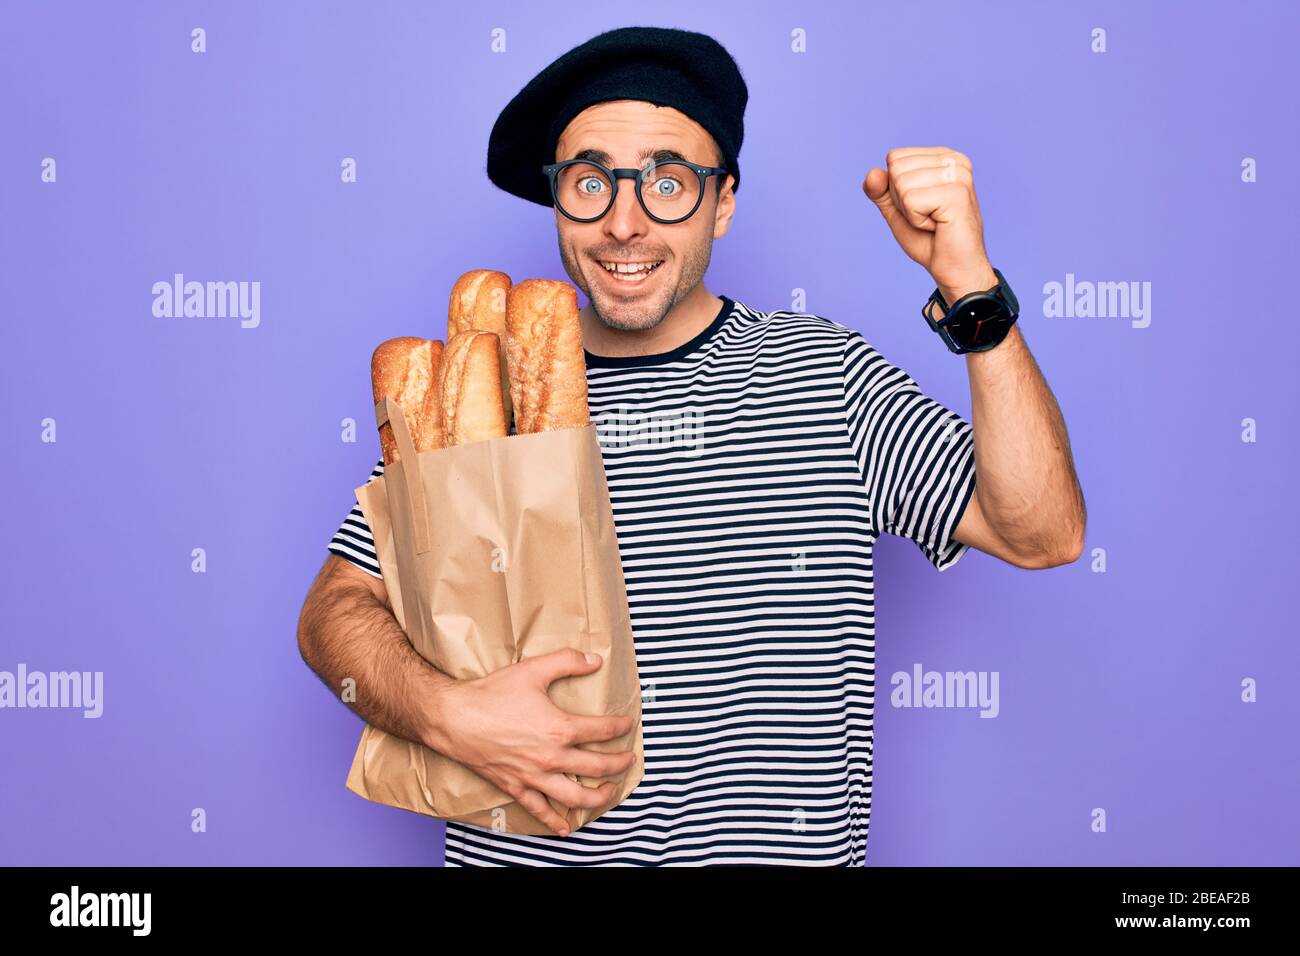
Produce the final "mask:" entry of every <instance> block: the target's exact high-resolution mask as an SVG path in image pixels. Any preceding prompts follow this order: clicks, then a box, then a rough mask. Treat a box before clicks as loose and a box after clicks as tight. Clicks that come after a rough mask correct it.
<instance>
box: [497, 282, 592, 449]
mask: <svg viewBox="0 0 1300 956" xmlns="http://www.w3.org/2000/svg"><path fill="white" fill-rule="evenodd" d="M506 360H507V364H508V365H509V367H510V392H511V397H512V398H513V400H514V409H515V431H516V432H517V433H518V434H520V435H524V434H529V433H531V432H543V431H554V430H556V429H559V428H579V427H581V426H584V425H588V424H590V422H591V413H590V412H589V411H588V408H587V361H586V357H585V355H584V353H583V351H582V321H581V319H580V318H579V316H578V293H577V291H576V290H575V289H574V288H573V286H571V285H569V283H567V282H559V281H555V280H552V279H525V280H524V281H523V282H520V283H519V284H518V285H515V286H512V287H511V289H510V292H509V294H508V296H507V297H506Z"/></svg>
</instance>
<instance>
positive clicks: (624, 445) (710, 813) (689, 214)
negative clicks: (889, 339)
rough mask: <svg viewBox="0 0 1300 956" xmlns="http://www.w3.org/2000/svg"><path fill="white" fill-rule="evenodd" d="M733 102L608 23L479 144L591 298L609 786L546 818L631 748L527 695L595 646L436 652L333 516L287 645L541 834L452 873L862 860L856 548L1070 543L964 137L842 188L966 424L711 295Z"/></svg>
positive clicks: (490, 849) (719, 58)
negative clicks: (600, 748)
mask: <svg viewBox="0 0 1300 956" xmlns="http://www.w3.org/2000/svg"><path fill="white" fill-rule="evenodd" d="M747 98H748V93H747V90H746V86H745V83H744V80H743V79H742V77H741V75H740V72H739V70H738V68H737V67H736V64H735V62H734V61H733V60H732V59H731V57H730V55H729V54H728V53H727V52H726V51H725V50H724V49H723V48H722V47H721V46H719V45H718V44H717V43H716V42H715V41H713V40H712V39H710V38H708V37H706V36H703V35H701V34H698V33H690V32H686V31H678V30H664V29H653V28H629V29H623V30H614V31H611V32H609V33H605V34H602V35H600V36H598V37H595V38H594V39H592V40H590V41H588V42H587V43H585V44H583V45H581V46H579V47H578V48H576V49H575V50H572V51H570V52H569V53H567V54H565V55H564V56H563V57H561V58H560V59H559V60H557V61H556V62H555V63H553V64H551V65H550V66H549V67H547V68H546V69H545V70H544V71H542V73H541V74H539V75H538V76H537V77H536V78H534V79H533V80H532V81H531V82H530V83H529V84H528V85H527V86H525V87H524V89H523V90H522V91H521V92H520V93H519V94H518V95H517V96H516V97H515V98H514V100H512V102H511V103H510V104H509V105H508V106H507V107H506V109H505V110H504V111H503V112H502V114H501V116H500V118H499V119H498V121H497V123H496V126H495V128H494V129H493V131H492V136H491V140H490V143H489V151H488V175H489V177H490V178H491V179H492V180H493V182H495V183H496V184H497V185H498V186H500V187H502V188H503V189H506V190H507V191H509V192H511V193H513V194H515V195H518V196H520V197H521V198H524V199H527V200H530V201H533V202H538V203H541V204H544V205H547V206H554V207H555V217H556V218H555V222H556V229H557V237H558V239H559V247H560V255H561V258H562V260H563V263H564V269H565V271H566V272H567V273H568V275H569V278H570V279H571V280H572V281H573V283H574V284H575V285H577V286H578V287H579V288H580V289H581V290H582V291H583V292H584V293H585V294H586V295H587V297H588V298H589V303H588V304H587V305H586V306H585V308H584V309H583V310H582V323H583V335H584V345H585V347H586V350H587V366H588V369H587V377H588V390H589V402H590V407H591V413H592V417H593V420H595V421H596V422H597V425H598V428H599V429H600V435H601V446H602V454H603V457H604V463H605V470H606V474H607V478H608V483H609V490H610V498H611V503H612V506H613V512H614V517H615V524H616V528H617V536H618V543H619V550H620V555H621V558H622V562H623V568H624V575H625V579H626V582H627V590H628V600H629V605H630V610H631V615H632V625H633V634H634V640H635V644H636V653H637V665H638V669H639V672H640V677H641V680H642V682H643V685H644V707H643V720H644V724H643V732H644V741H645V768H644V771H645V773H644V778H643V780H642V782H641V783H640V784H639V785H638V786H637V788H636V789H635V790H634V791H633V793H632V794H631V795H630V796H629V797H628V798H627V799H626V800H625V801H624V802H623V803H621V804H620V805H618V806H616V807H614V808H613V809H611V810H609V811H608V812H606V813H605V814H603V815H602V816H601V817H599V818H598V819H597V820H595V821H593V822H591V823H589V824H587V825H586V826H584V827H583V828H582V829H580V830H578V831H577V832H575V833H572V834H569V835H563V836H562V835H560V834H562V833H564V832H565V831H564V829H563V821H562V818H561V817H560V815H559V814H557V813H556V812H555V810H554V809H553V807H552V806H551V805H550V804H549V803H548V801H547V798H548V797H549V798H552V799H553V800H554V801H556V802H557V803H560V804H563V805H568V806H574V805H583V806H595V805H598V804H599V803H600V802H601V801H602V800H603V799H604V798H605V796H606V793H607V792H608V788H609V787H611V786H612V784H608V783H607V784H606V785H605V786H604V787H602V788H600V789H599V790H596V789H589V788H583V787H581V786H579V785H578V784H576V783H575V782H574V781H573V780H571V779H569V778H568V777H566V776H565V773H566V772H567V773H575V774H583V775H588V776H602V775H606V774H608V775H615V774H619V773H621V772H622V771H623V770H625V769H626V768H627V767H628V766H630V763H631V757H632V755H631V754H630V753H629V752H622V753H617V754H596V753H594V752H592V751H589V750H586V749H584V748H581V747H579V746H578V744H580V743H583V742H587V741H594V740H608V739H612V738H615V737H617V736H620V735H621V734H623V733H625V732H626V731H627V730H628V729H629V727H630V726H631V722H630V718H624V717H620V716H619V715H614V716H611V717H606V718H595V717H579V716H575V715H571V714H567V713H566V712H564V711H562V710H560V709H559V708H557V707H555V706H554V705H553V704H552V703H551V702H550V700H549V698H548V697H547V695H546V687H547V686H548V685H549V683H550V682H551V681H554V680H556V679H559V678H561V677H564V676H566V675H570V674H585V673H590V672H591V671H593V670H595V669H596V668H597V667H599V666H600V662H599V661H596V662H595V663H589V662H586V661H584V660H583V658H582V655H580V654H578V653H577V652H576V651H574V652H572V653H569V652H560V653H557V654H551V655H546V656H544V657H540V658H534V659H530V660H525V661H521V662H519V663H517V664H514V665H511V666H509V667H506V668H504V669H502V670H500V671H497V672H495V673H493V674H491V675H489V676H487V677H485V678H482V679H480V680H475V681H464V682H458V681H455V680H452V679H450V678H448V677H446V675H443V674H441V673H439V672H438V671H436V670H434V669H433V668H432V667H431V666H430V665H429V664H428V663H427V662H425V661H424V660H423V659H422V658H420V657H419V656H418V655H417V654H416V653H415V651H414V650H413V649H412V648H411V646H410V644H409V643H408V642H407V641H406V640H405V637H404V635H403V633H402V631H401V630H400V629H399V628H398V626H397V624H396V621H395V620H394V618H393V616H392V614H391V612H390V611H389V609H388V607H387V603H386V592H385V589H384V585H383V582H382V580H381V579H380V577H379V575H380V571H379V566H378V562H377V559H376V557H375V553H374V546H373V541H372V539H371V536H370V532H369V529H368V528H367V527H366V525H365V519H364V517H363V516H362V513H361V510H360V508H359V507H358V508H354V509H353V511H352V513H351V514H350V515H349V516H348V517H347V519H346V520H345V521H344V523H343V526H342V527H341V528H340V529H339V531H338V533H337V534H336V535H335V537H334V539H333V541H332V542H331V544H330V550H331V551H332V552H333V554H332V555H331V557H330V558H329V559H327V561H326V565H325V568H324V569H323V570H322V572H321V575H320V577H319V578H318V580H317V582H316V584H315V585H314V586H313V589H312V592H311V594H310V595H309V597H308V600H307V603H306V605H305V606H304V609H303V618H302V625H301V627H300V634H299V643H300V646H301V648H302V652H303V656H304V658H305V659H306V660H307V661H308V663H309V664H310V665H311V666H312V667H313V668H314V669H315V670H316V671H317V672H318V673H319V674H320V675H321V676H322V678H323V679H324V680H325V681H326V683H327V684H329V685H330V686H331V687H338V686H339V684H340V683H341V681H342V680H343V678H344V677H349V676H350V677H353V678H355V679H356V680H357V687H358V693H357V698H358V699H357V703H356V705H355V707H356V710H357V712H358V713H360V714H361V715H362V716H363V717H365V719H366V720H368V721H370V722H371V723H374V724H376V725H377V726H379V727H381V728H383V729H385V730H388V731H390V732H391V733H395V734H397V735H399V736H403V737H407V738H409V739H413V740H418V741H421V742H423V743H424V744H426V745H427V746H429V747H431V748H432V749H434V750H438V751H440V752H443V753H446V754H448V755H449V756H452V757H453V758H454V759H457V760H459V761H461V762H462V763H464V764H466V765H468V766H470V767H472V768H474V769H475V770H476V771H478V772H479V773H480V774H482V775H483V776H485V777H486V778H488V779H489V780H491V781H493V782H494V783H496V784H497V785H498V786H499V787H501V788H502V790H503V791H504V792H506V793H508V794H510V795H511V796H512V797H514V798H516V799H518V800H519V801H520V802H521V804H522V805H523V806H524V807H526V808H527V809H528V810H529V811H530V812H531V813H532V814H533V815H534V816H536V817H537V818H538V819H540V820H542V821H543V822H544V823H546V824H548V825H549V826H551V828H552V829H554V830H555V831H556V835H553V836H552V835H545V836H530V835H519V834H512V833H499V832H494V831H491V830H487V829H483V828H479V827H474V826H468V825H463V824H458V823H448V825H447V863H448V865H452V866H461V865H508V864H515V865H548V864H558V865H586V864H631V865H663V864H726V863H751V864H753V863H785V864H807V865H827V864H840V865H861V864H862V863H863V861H864V858H865V852H866V841H867V830H868V822H869V817H870V803H871V765H872V708H873V702H874V686H873V674H874V637H875V632H874V609H873V601H874V595H873V585H872V547H873V544H874V542H875V539H876V538H877V537H878V536H879V535H880V534H882V533H890V534H895V535H900V536H903V537H906V538H909V539H910V540H912V541H914V542H915V543H916V544H917V546H918V547H919V548H920V549H921V550H922V552H923V553H924V554H925V556H926V557H927V558H928V559H929V561H930V562H931V563H932V564H933V565H934V566H935V567H936V568H937V569H939V570H940V571H942V570H944V569H945V568H948V567H951V566H952V565H953V564H954V563H956V561H957V560H958V559H959V558H960V557H961V556H962V555H963V554H964V553H965V552H966V551H967V550H969V548H971V547H975V548H978V549H980V550H982V551H985V552H987V553H988V554H991V555H995V556H996V557H999V558H1001V559H1003V560H1004V561H1007V562H1010V563H1012V564H1014V565H1016V566H1018V567H1022V568H1047V567H1052V566H1055V565H1059V564H1063V563H1066V562H1069V561H1073V560H1075V559H1076V558H1077V557H1078V556H1079V554H1080V553H1081V551H1082V548H1083V533H1084V522H1085V510H1084V502H1083V498H1082V495H1081V493H1080V490H1079V486H1078V483H1077V481H1076V478H1075V475H1074V470H1073V464H1072V461H1071V459H1070V454H1069V445H1068V439H1067V437H1066V431H1065V426H1064V423H1063V422H1062V419H1061V415H1060V412H1059V410H1058V409H1057V406H1056V403H1055V401H1054V400H1053V398H1052V395H1051V392H1050V391H1049V389H1048V387H1047V384H1046V383H1045V382H1044V381H1043V378H1042V376H1041V375H1040V374H1039V371H1038V369H1037V367H1036V366H1035V363H1034V361H1033V359H1032V357H1031V356H1030V354H1029V351H1028V348H1027V347H1026V345H1025V342H1024V340H1023V338H1022V337H1021V336H1020V333H1019V329H1018V328H1016V327H1015V325H1014V310H1015V306H1014V297H1013V296H1012V295H1011V294H1010V292H1009V290H1008V289H1007V287H1006V286H1005V284H1003V283H1002V280H1001V277H1000V274H995V272H994V270H993V269H992V267H991V265H990V263H989V260H988V259H987V257H986V256H985V253H984V246H983V237H982V227H981V223H980V217H979V212H978V207H977V205H976V200H975V194H974V189H973V185H972V179H971V167H970V162H969V161H968V160H967V158H966V157H965V156H963V155H962V154H961V153H958V152H955V151H953V150H950V149H945V148H915V149H897V150H893V151H891V152H890V153H889V155H888V159H887V163H886V166H887V169H872V170H871V171H870V173H869V174H868V176H867V178H866V181H865V182H864V184H863V189H864V191H865V192H866V193H867V195H868V197H870V198H871V199H872V201H874V202H875V204H876V205H877V207H878V208H879V209H880V211H881V213H882V214H883V215H884V218H885V221H886V223H887V224H888V226H889V228H890V229H891V230H892V231H893V234H894V236H895V237H896V238H897V240H898V242H899V243H900V244H901V245H902V247H903V249H904V250H905V251H906V252H907V254H908V255H909V256H911V257H912V258H913V259H914V260H916V261H917V262H919V263H920V264H921V265H922V266H924V267H925V268H926V269H927V271H928V272H929V273H930V275H931V276H932V277H933V278H934V280H935V283H936V284H937V286H938V289H937V293H938V294H937V296H935V297H933V300H932V302H931V304H930V306H929V308H930V313H929V315H930V317H931V321H932V322H935V323H936V331H938V332H939V333H940V336H941V339H942V341H943V342H944V343H945V344H947V345H948V347H949V349H951V350H953V351H955V352H959V353H961V354H964V355H965V356H966V359H965V363H966V369H967V372H968V375H969V378H970V388H971V399H972V416H971V417H972V421H973V425H972V424H971V423H967V422H966V421H964V420H963V419H962V418H960V417H959V416H958V415H956V414H954V413H953V412H951V411H950V410H948V409H947V408H945V407H944V406H943V405H941V404H939V403H938V402H935V401H933V400H931V399H930V398H928V397H927V396H926V395H924V394H923V393H922V392H921V391H920V389H919V388H918V386H917V384H916V383H915V382H914V381H913V380H912V379H911V378H910V377H909V376H908V375H907V374H906V373H905V372H903V371H902V370H900V369H898V368H896V367H895V366H893V365H891V364H890V363H889V362H888V361H886V360H885V358H884V357H883V356H881V355H880V353H878V352H877V351H876V350H875V349H874V348H872V347H871V346H870V345H869V344H868V343H867V342H866V340H865V339H864V338H863V337H862V336H861V335H860V334H859V333H857V332H854V331H851V330H849V329H847V328H846V327H844V326H842V325H839V324H837V323H835V322H832V321H830V320H828V319H824V318H820V317H818V316H812V315H802V314H797V313H791V312H784V311H774V312H759V311H756V310H754V309H752V308H750V307H748V306H747V305H745V304H743V303H742V302H740V301H737V300H735V299H732V298H730V297H728V296H725V295H723V296H719V295H715V294H714V293H712V292H710V291H709V290H708V289H706V288H705V286H704V283H703V279H704V273H705V271H706V270H707V268H708V264H709V256H710V250H711V247H712V242H713V240H715V239H720V238H722V237H723V236H724V235H726V233H727V231H728V229H729V227H730V224H731V220H732V216H733V214H734V212H735V208H736V191H737V189H738V187H739V182H740V170H739V164H738V161H737V160H738V153H739V150H740V144H741V139H742V137H743V114H744V108H745V103H746V101H747ZM985 292H987V293H989V294H987V295H984V296H982V297H981V296H979V295H976V296H975V297H973V298H969V297H968V294H971V293H985ZM939 300H941V301H939ZM958 300H962V301H961V302H959V301H958ZM945 313H946V314H947V317H948V318H949V321H947V322H945V323H944V324H942V325H938V324H937V323H938V322H939V321H940V320H943V319H945ZM936 344H937V343H936ZM382 471H383V465H382V462H381V463H380V464H378V465H377V466H376V467H375V470H374V475H375V476H378V475H380V474H382ZM977 475H978V482H977V481H976V476H977Z"/></svg>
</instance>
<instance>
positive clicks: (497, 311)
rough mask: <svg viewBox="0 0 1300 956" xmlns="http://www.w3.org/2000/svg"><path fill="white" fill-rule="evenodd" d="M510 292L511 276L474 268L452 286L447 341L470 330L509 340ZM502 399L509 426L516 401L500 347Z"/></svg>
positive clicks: (503, 340) (503, 350)
mask: <svg viewBox="0 0 1300 956" xmlns="http://www.w3.org/2000/svg"><path fill="white" fill-rule="evenodd" d="M509 291H510V276H508V275H506V274H505V273H504V272H495V271H493V270H492V269H472V270H470V271H469V272H466V273H465V274H464V275H462V276H461V277H460V278H459V279H457V280H456V284H455V285H454V286H452V290H451V302H450V303H449V305H448V307H447V341H448V342H449V343H450V342H451V340H452V339H453V338H455V337H456V335H457V334H459V333H461V332H468V331H471V330H473V331H479V332H495V333H496V335H497V338H498V340H499V341H500V342H501V343H504V342H505V340H506V297H507V295H508V294H509ZM497 351H498V354H499V356H500V359H499V361H500V377H501V401H502V404H503V406H504V408H505V415H506V427H507V428H509V425H510V415H511V406H512V404H513V403H512V401H511V397H510V369H509V367H508V365H507V363H506V350H505V349H504V348H499V349H498V350H497Z"/></svg>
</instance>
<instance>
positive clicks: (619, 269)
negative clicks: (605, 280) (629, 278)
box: [601, 262, 660, 275]
mask: <svg viewBox="0 0 1300 956" xmlns="http://www.w3.org/2000/svg"><path fill="white" fill-rule="evenodd" d="M601 265H602V266H604V267H605V270H606V271H607V272H615V273H623V274H625V275H634V274H636V273H640V272H651V271H653V269H654V268H655V267H656V266H658V265H660V263H659V262H602V263H601Z"/></svg>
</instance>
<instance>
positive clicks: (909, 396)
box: [843, 330, 975, 571]
mask: <svg viewBox="0 0 1300 956" xmlns="http://www.w3.org/2000/svg"><path fill="white" fill-rule="evenodd" d="M843 363H844V367H843V373H844V398H845V413H846V416H847V420H848V429H849V439H850V442H851V443H852V445H853V451H854V454H855V455H856V456H857V459H858V465H859V467H860V468H861V470H862V476H863V481H864V482H865V483H866V486H867V493H868V496H869V498H870V500H871V522H872V527H873V529H874V530H875V532H876V533H877V534H880V533H882V532H887V533H889V534H893V535H898V536H899V537H902V538H908V539H909V540H911V541H913V542H915V543H916V545H917V547H919V548H920V549H921V552H922V553H923V554H924V555H925V556H926V558H927V559H928V560H929V562H930V563H931V564H933V565H934V566H935V568H937V569H938V570H940V571H943V570H944V569H946V568H949V567H951V566H952V565H954V564H956V563H957V560H958V559H959V558H961V556H962V555H963V554H965V553H966V552H967V551H968V550H970V545H968V544H964V543H962V542H960V541H958V540H956V539H955V538H953V537H952V532H953V529H954V528H956V527H957V524H958V522H960V521H961V516H962V514H963V512H965V510H966V505H967V503H968V502H969V501H970V497H971V495H972V494H973V493H974V491H975V439H974V431H973V430H972V428H971V426H970V423H969V422H967V421H966V420H965V419H963V418H962V417H961V416H960V415H958V414H957V413H956V412H953V411H951V410H950V409H948V408H946V407H945V406H944V405H942V404H940V403H939V402H937V401H935V400H934V399H932V398H930V397H928V396H927V395H925V394H924V393H922V391H921V389H920V387H919V386H918V385H917V384H916V382H915V381H913V380H912V378H911V376H909V375H908V374H907V373H906V372H904V371H903V370H902V369H900V368H898V367H896V366H894V365H892V364H891V363H890V362H889V361H887V360H886V359H885V358H884V356H882V355H881V354H880V353H879V352H878V351H876V349H875V348H873V347H872V346H871V345H870V344H869V343H868V342H867V341H866V340H865V339H864V338H863V337H862V335H861V334H860V333H858V332H856V331H853V330H849V335H848V336H847V337H846V339H845V343H844V355H843Z"/></svg>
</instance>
